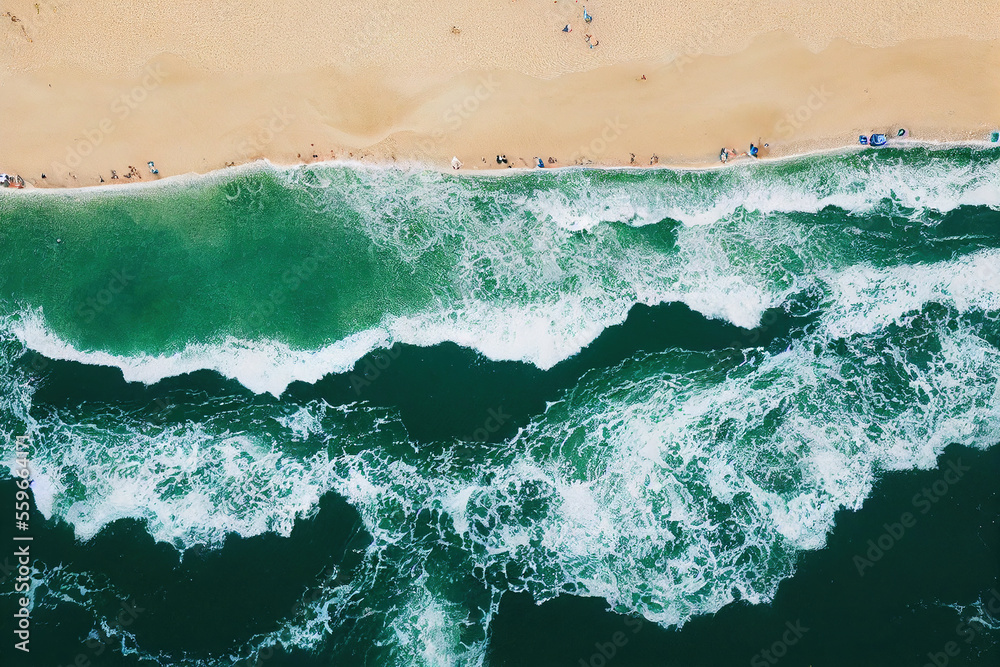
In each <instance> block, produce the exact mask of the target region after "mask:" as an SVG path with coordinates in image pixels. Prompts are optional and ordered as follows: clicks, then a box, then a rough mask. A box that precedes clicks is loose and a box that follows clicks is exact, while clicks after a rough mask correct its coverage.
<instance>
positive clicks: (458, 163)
mask: <svg viewBox="0 0 1000 667" xmlns="http://www.w3.org/2000/svg"><path fill="white" fill-rule="evenodd" d="M451 168H452V169H461V168H462V161H461V160H459V159H458V156H455V157H453V158H452V159H451Z"/></svg>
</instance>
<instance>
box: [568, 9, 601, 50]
mask: <svg viewBox="0 0 1000 667" xmlns="http://www.w3.org/2000/svg"><path fill="white" fill-rule="evenodd" d="M593 20H594V17H593V16H591V15H590V13H588V12H587V8H586V7H584V8H583V22H584V23H587V24H589V23H590V22H591V21H593ZM562 31H563V32H566V33H570V32H573V27H572V26H571V25H570V24H568V23H567V24H566V25H565V26H564V27H563V29H562ZM591 40H593V41H591ZM584 41H586V42H587V46H589V47H590V48H592V49H593V48H594V47H596V46H600V44H601V40H599V39H595V38H594V36H593V35H591V34H590V33H587V34H585V35H584Z"/></svg>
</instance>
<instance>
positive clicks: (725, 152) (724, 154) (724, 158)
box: [719, 139, 770, 162]
mask: <svg viewBox="0 0 1000 667" xmlns="http://www.w3.org/2000/svg"><path fill="white" fill-rule="evenodd" d="M758 141H759V139H758ZM769 145H770V144H764V146H763V148H767V147H768V146H769ZM760 149H761V146H755V145H754V144H753V143H751V144H750V150H749V151H744V152H742V153H740V152H739V151H737V150H736V149H735V148H726V147H725V146H723V147H722V150H721V151H720V152H719V161H720V162H728V161H729V158H730V157H748V156H749V157H757V155H758V153H760Z"/></svg>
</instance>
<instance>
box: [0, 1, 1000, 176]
mask: <svg viewBox="0 0 1000 667" xmlns="http://www.w3.org/2000/svg"><path fill="white" fill-rule="evenodd" d="M5 1H6V5H4V6H3V7H2V12H0V13H3V12H8V11H9V12H10V13H11V15H12V16H13V17H16V18H17V19H18V20H17V21H13V20H11V19H10V17H0V38H2V39H3V43H4V45H5V51H6V53H7V57H5V58H4V61H3V67H2V69H0V114H2V116H3V118H4V119H5V122H4V123H2V124H0V171H5V172H9V173H18V174H20V175H21V176H22V177H23V178H24V179H25V180H26V181H27V182H28V183H30V184H32V185H35V186H42V187H44V186H50V187H57V186H85V185H93V184H98V183H101V182H102V181H103V182H107V183H111V182H128V181H130V180H142V181H143V182H148V181H150V180H155V179H157V178H164V177H167V176H171V175H177V174H184V173H189V172H198V173H204V172H207V171H211V170H214V169H218V168H221V167H224V166H227V165H233V164H241V163H245V162H249V161H253V160H256V159H261V158H266V159H269V160H271V161H272V162H274V163H276V164H296V163H302V162H316V161H325V160H331V159H351V160H360V161H362V162H371V163H373V164H374V163H393V162H396V163H401V162H405V163H409V162H418V163H424V164H428V165H431V166H434V167H437V168H448V165H449V164H450V163H451V160H452V158H453V157H455V156H457V157H458V158H459V159H460V160H461V162H462V163H463V170H466V171H468V170H477V169H496V168H498V165H497V164H496V161H495V156H496V155H497V154H505V155H506V156H507V158H508V164H509V165H511V166H514V167H527V166H530V165H532V164H534V162H535V159H536V158H538V157H540V158H542V159H543V161H544V162H545V164H546V166H569V165H574V164H592V165H626V164H635V165H642V166H645V165H649V164H650V163H651V162H655V163H658V164H659V165H675V166H689V167H699V166H708V165H713V164H714V165H717V164H718V154H719V150H720V148H722V147H723V146H726V147H730V148H736V149H738V150H739V151H745V150H747V149H748V148H749V144H750V142H755V143H756V142H758V141H762V142H767V143H768V144H769V149H768V150H767V151H766V152H765V153H764V154H762V157H764V158H765V159H766V158H768V157H777V156H783V155H792V154H797V153H803V152H809V151H814V150H820V149H824V148H831V147H837V146H846V145H853V144H856V143H857V137H858V135H859V134H870V133H872V132H885V133H888V134H891V135H895V133H896V130H897V129H898V128H900V127H905V128H906V129H907V130H908V131H909V136H910V138H911V139H912V140H918V141H931V142H936V141H985V140H987V139H988V137H989V134H990V132H991V131H992V130H994V129H996V128H998V127H1000V76H997V72H998V71H1000V34H998V33H1000V3H996V2H992V1H991V2H968V3H964V4H963V5H962V6H956V5H955V4H954V3H948V2H943V1H931V0H902V1H900V2H892V3H888V4H880V5H879V6H878V7H873V6H871V5H869V4H868V3H864V2H858V1H855V0H840V1H839V2H833V3H820V2H811V1H807V0H765V1H763V2H754V3H750V2H731V1H720V0H701V1H693V0H678V1H676V2H671V3H660V2H651V1H649V0H646V1H639V0H622V1H620V2H610V1H609V0H597V1H595V2H588V3H586V6H587V10H588V11H589V12H590V14H592V15H593V16H594V20H593V22H592V23H590V24H587V23H585V22H584V21H583V18H582V16H583V9H582V6H583V5H582V3H578V2H573V1H571V0H557V1H556V2H548V1H546V0H502V1H498V2H489V3H480V2H472V1H471V0H451V1H450V2H448V3H431V2H426V1H424V0H416V1H414V2H410V3H407V4H403V3H400V2H399V1H398V0H374V1H373V2H368V3H363V6H362V5H361V4H358V3H336V4H332V5H328V6H324V7H316V6H315V3H305V2H292V3H284V4H282V5H281V6H279V7H275V6H273V5H272V4H270V3H263V2H258V1H257V0H251V1H244V2H239V3H237V2H224V3H204V2H195V1H181V2H178V1H173V2H163V1H161V0H145V1H143V2H133V1H124V2H115V3H111V2H96V1H92V0H86V1H85V0H77V1H73V0H53V1H43V2H40V3H38V4H37V5H36V4H35V3H34V2H24V1H22V0H5ZM567 24H569V25H570V26H571V27H572V29H573V30H572V32H570V33H563V32H561V28H562V27H563V26H564V25H567ZM587 34H590V35H591V40H590V41H591V43H596V42H599V44H598V45H597V46H596V48H589V45H588V41H587V38H586V35H587ZM743 159H749V158H743ZM150 160H153V161H155V164H156V167H157V168H158V169H159V175H157V176H154V175H153V174H151V173H150V170H149V169H148V168H147V167H146V163H147V161H150ZM130 167H135V168H136V169H135V171H134V172H133V173H134V174H135V176H133V177H132V178H125V175H126V174H128V173H129V172H130ZM112 170H114V172H115V173H116V174H117V175H118V176H119V179H118V180H112ZM43 173H44V174H45V178H44V179H42V174H43Z"/></svg>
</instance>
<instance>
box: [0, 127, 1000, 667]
mask: <svg viewBox="0 0 1000 667" xmlns="http://www.w3.org/2000/svg"><path fill="white" fill-rule="evenodd" d="M0 248H2V253H0V386H2V392H0V431H2V433H0V453H2V456H3V461H4V464H5V467H4V468H0V469H3V470H5V478H6V479H7V481H6V482H5V483H4V484H3V485H2V492H3V493H4V494H5V497H10V498H11V499H13V497H14V493H15V487H14V482H13V479H14V477H13V476H14V473H15V459H16V454H15V450H16V446H15V437H16V436H21V435H29V436H30V438H31V447H30V456H29V459H30V469H31V474H32V485H31V492H32V506H33V509H32V515H31V516H32V518H31V522H30V524H31V529H30V530H31V531H32V535H33V537H34V538H35V539H34V542H33V547H32V548H33V551H32V553H33V557H34V559H35V560H34V561H33V574H32V581H33V586H32V590H31V594H30V601H31V609H32V624H33V626H32V639H33V640H34V642H33V647H32V653H31V656H30V657H26V656H24V655H22V654H20V653H19V652H16V651H13V649H12V644H13V640H11V639H10V637H11V634H10V632H9V631H8V632H6V633H5V639H4V643H3V645H2V646H0V655H9V656H11V657H12V659H14V660H21V662H20V663H15V664H29V665H43V664H53V665H68V664H72V663H73V662H74V660H76V659H77V658H78V656H83V659H84V660H86V661H89V662H90V663H92V664H107V665H126V664H127V665H154V664H159V665H192V666H194V665H197V666H203V665H204V666H215V665H241V666H244V665H245V666H248V667H249V666H250V665H264V664H267V665H286V664H287V665H313V664H315V665H355V664H356V665H400V666H402V665H428V666H431V665H435V666H436V665H455V666H457V665H536V664H537V665H578V664H581V663H582V664H584V665H587V664H590V665H592V667H603V665H605V664H609V665H610V664H616V665H618V664H620V665H660V664H663V665H668V664H669V665H678V667H681V666H688V667H694V666H696V665H731V664H738V663H749V664H752V665H755V667H756V665H758V664H777V663H778V662H782V663H783V664H789V665H792V664H800V665H810V664H811V665H814V666H816V667H819V666H820V665H842V664H847V663H846V662H845V661H847V660H850V661H851V662H852V664H863V665H867V664H872V665H889V664H898V665H909V664H913V665H922V664H924V663H929V664H934V660H935V659H938V662H940V659H939V658H940V655H943V656H945V657H946V658H947V661H948V664H952V665H956V664H965V665H984V664H998V663H997V661H998V660H1000V625H998V621H1000V614H998V611H1000V593H998V592H997V589H996V587H997V584H998V582H997V578H998V574H1000V536H998V530H1000V529H998V524H997V516H998V514H1000V500H998V495H997V479H998V476H997V475H998V474H1000V462H998V450H996V449H995V448H994V446H995V445H996V444H997V443H998V442H1000V150H997V149H988V148H979V147H961V146H955V147H947V148H926V147H925V148H910V149H906V150H900V149H887V150H880V151H864V152H853V151H852V152H845V153H836V154H824V155H814V156H809V157H803V158H798V159H794V160H787V161H774V162H761V163H752V164H743V165H738V166H733V167H730V168H726V169H719V170H707V171H675V170H668V169H658V170H584V169H566V170H544V171H542V170H534V171H527V172H525V171H518V172H511V173H510V174H504V175H497V176H466V175H452V174H442V173H438V172H435V171H423V170H419V169H416V168H413V169H409V170H402V169H389V168H372V167H367V166H363V165H357V164H327V165H315V166H308V167H300V168H295V169H277V168H274V167H270V166H265V167H260V166H254V167H247V168H240V169H234V170H227V171H224V172H218V173H216V174H212V175H210V176H206V177H199V178H190V179H181V180H177V181H168V182H165V183H162V184H157V185H155V186H142V187H134V186H133V187H113V188H104V189H93V190H85V191H79V190H74V191H64V192H32V193H0ZM921 493H923V494H924V495H921ZM4 502H6V501H4ZM906 512H909V513H910V515H912V516H911V518H912V519H913V521H912V522H908V523H912V524H913V525H905V526H904V525H903V524H902V523H900V522H902V521H903V520H902V519H901V518H900V517H901V516H902V514H903V513H906ZM8 523H9V522H8V520H6V519H5V520H4V521H3V522H0V524H2V525H4V528H3V529H2V530H0V539H2V540H3V543H4V544H10V543H11V542H10V538H9V535H10V533H11V531H12V529H11V528H10V526H9V525H8ZM897 524H899V526H897ZM869 540H871V546H870V545H869ZM5 551H7V548H6V547H5ZM0 574H4V573H0ZM12 591H13V585H12V578H11V577H10V576H9V575H6V576H5V577H4V581H3V590H2V591H0V594H2V599H3V600H4V604H5V605H8V604H9V605H11V608H13V605H14V598H15V596H14V594H13V592H12ZM6 609H7V607H6V606H5V607H4V611H5V614H4V617H5V618H10V614H9V613H6ZM802 619H806V621H802ZM786 623H787V624H788V625H786ZM796 623H799V625H796ZM806 627H808V630H803V629H802V628H806ZM644 628H649V629H648V630H646V629H644ZM793 629H794V631H793ZM616 633H620V635H619V634H616ZM789 633H791V634H789ZM970 633H971V634H970ZM791 639H794V641H791ZM949 642H954V643H955V646H956V647H958V653H954V651H952V650H951V647H950V646H949ZM609 647H610V648H609ZM762 651H767V653H766V654H765V653H762ZM948 651H950V652H948ZM939 654H940V655H939ZM25 661H26V662H25ZM4 664H7V662H6V660H5V662H4ZM938 667H941V666H940V665H938Z"/></svg>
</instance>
